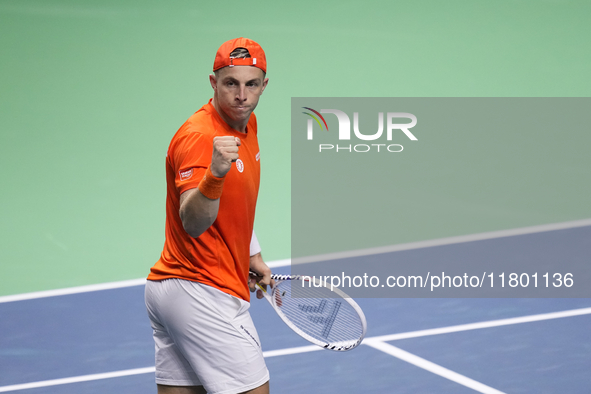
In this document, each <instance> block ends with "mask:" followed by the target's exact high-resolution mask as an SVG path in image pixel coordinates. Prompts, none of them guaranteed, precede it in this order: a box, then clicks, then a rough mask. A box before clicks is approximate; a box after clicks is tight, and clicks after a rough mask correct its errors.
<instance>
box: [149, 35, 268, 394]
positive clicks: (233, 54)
mask: <svg viewBox="0 0 591 394" xmlns="http://www.w3.org/2000/svg"><path fill="white" fill-rule="evenodd" d="M266 71H267V62H266V57H265V53H264V51H263V49H262V48H261V47H260V46H259V44H257V43H256V42H254V41H252V40H249V39H246V38H237V39H234V40H230V41H227V42H225V43H224V44H222V46H221V47H220V49H219V50H218V52H217V54H216V58H215V62H214V74H213V75H210V77H209V78H210V83H211V86H212V88H213V91H214V94H213V99H211V100H210V101H209V103H208V104H206V105H204V106H203V107H202V108H201V109H200V110H199V111H197V112H196V113H195V114H193V115H192V116H191V117H190V118H189V119H188V120H187V121H186V122H185V124H183V126H182V127H181V128H180V129H179V130H178V132H177V133H176V134H175V136H174V137H173V139H172V141H171V143H170V147H169V149H168V153H167V157H166V182H167V197H166V240H165V244H164V250H163V251H162V254H161V257H160V259H159V260H158V262H157V263H156V264H155V265H154V267H152V269H151V272H150V275H149V276H148V282H147V284H146V306H147V308H148V314H149V316H150V321H151V324H152V328H153V331H154V341H155V344H156V383H157V384H158V393H159V394H176V393H179V394H181V393H183V394H189V393H206V392H207V393H210V394H212V393H217V394H231V393H252V394H264V393H269V372H268V370H267V367H266V365H265V361H264V359H263V354H262V349H261V346H260V341H259V338H258V335H257V332H256V329H255V328H254V325H253V323H252V319H251V318H250V315H249V313H248V308H249V306H250V304H249V301H250V294H249V290H250V291H251V292H252V291H254V289H255V279H254V278H249V270H251V271H254V272H256V273H257V274H259V277H258V279H256V280H259V283H260V284H261V285H263V287H266V285H270V284H271V277H270V275H271V270H270V269H269V267H267V265H266V264H265V263H264V262H263V259H262V257H261V254H260V247H259V245H258V242H257V239H256V235H255V234H254V231H253V225H254V214H255V208H256V200H257V196H258V189H259V178H260V152H259V146H258V139H257V123H256V116H255V115H254V113H253V111H254V109H255V107H256V106H257V103H258V101H259V98H260V95H261V94H262V93H263V91H264V90H265V87H266V86H267V83H268V78H266ZM257 297H259V298H261V297H262V294H257Z"/></svg>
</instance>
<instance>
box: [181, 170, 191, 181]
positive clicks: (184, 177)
mask: <svg viewBox="0 0 591 394" xmlns="http://www.w3.org/2000/svg"><path fill="white" fill-rule="evenodd" d="M179 175H180V177H181V181H186V180H187V179H189V178H191V177H192V176H193V169H192V168H189V169H188V170H185V171H179Z"/></svg>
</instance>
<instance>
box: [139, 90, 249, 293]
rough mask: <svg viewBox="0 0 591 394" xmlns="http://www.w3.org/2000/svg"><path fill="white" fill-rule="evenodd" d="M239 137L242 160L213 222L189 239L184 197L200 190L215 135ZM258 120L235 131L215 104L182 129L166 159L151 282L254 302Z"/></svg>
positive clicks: (228, 180)
mask: <svg viewBox="0 0 591 394" xmlns="http://www.w3.org/2000/svg"><path fill="white" fill-rule="evenodd" d="M224 135H230V136H236V137H238V138H240V141H241V143H242V144H241V146H240V147H239V150H238V154H239V159H238V160H237V161H236V162H235V163H234V164H233V165H232V168H231V169H230V171H229V172H228V173H227V174H226V180H225V181H224V188H223V191H222V196H221V197H220V207H219V211H218V215H217V218H216V220H215V222H214V223H213V224H212V225H211V227H209V228H208V229H207V230H206V231H205V232H204V233H203V234H201V235H200V236H199V237H198V238H193V237H191V236H190V235H189V234H187V233H186V232H185V230H184V228H183V224H182V222H181V219H180V216H179V208H180V195H181V194H182V193H183V192H185V191H187V190H189V189H193V188H196V187H197V186H198V185H199V182H200V181H201V179H202V178H203V176H204V174H205V170H206V169H207V167H208V166H209V165H210V164H211V155H212V153H213V137H214V136H224ZM259 157H260V154H259V144H258V140H257V123H256V117H255V115H254V113H253V114H251V116H250V119H249V121H248V125H247V126H246V133H240V132H238V131H236V130H234V129H232V128H231V127H230V126H228V124H227V123H226V122H224V120H223V119H222V118H221V117H220V116H219V114H218V113H217V111H216V110H215V108H214V107H213V105H212V104H211V100H209V103H208V104H206V105H204V106H203V107H201V109H200V110H199V111H197V112H195V113H194V114H193V115H192V116H191V117H190V118H189V119H188V120H187V121H186V122H185V124H183V125H182V126H181V128H180V129H179V130H178V131H177V133H176V134H175V135H174V137H173V138H172V141H171V142H170V146H169V148H168V153H167V155H166V186H167V191H166V239H165V242H164V250H163V251H162V254H161V256H160V260H158V262H156V264H155V265H154V266H153V267H152V269H151V272H150V275H149V276H148V280H163V279H168V278H181V279H187V280H192V281H196V282H200V283H203V284H206V285H209V286H213V287H215V288H217V289H219V290H221V291H223V292H225V293H228V294H231V295H233V296H235V297H239V298H242V299H243V300H246V301H250V291H249V289H248V270H249V266H250V240H251V237H252V229H253V225H254V214H255V208H256V200H257V196H258V191H259V181H260V161H259Z"/></svg>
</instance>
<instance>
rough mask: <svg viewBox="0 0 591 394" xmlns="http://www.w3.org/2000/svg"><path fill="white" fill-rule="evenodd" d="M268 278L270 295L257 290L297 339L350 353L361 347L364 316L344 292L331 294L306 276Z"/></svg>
mask: <svg viewBox="0 0 591 394" xmlns="http://www.w3.org/2000/svg"><path fill="white" fill-rule="evenodd" d="M250 274H251V276H259V275H257V274H256V273H254V272H251V273H250ZM271 278H272V279H274V280H275V286H274V287H273V288H272V289H270V291H269V292H267V291H265V290H264V289H263V288H262V287H261V286H260V285H258V283H257V286H259V288H260V289H261V290H262V292H263V295H264V296H265V298H266V299H267V301H269V303H270V304H271V306H272V307H273V309H275V311H276V312H277V314H278V315H279V317H281V319H282V320H283V321H284V322H285V324H287V325H288V326H289V327H290V328H291V329H292V330H294V331H295V332H296V333H298V334H299V335H300V336H302V337H303V338H305V339H307V340H308V341H310V342H312V343H313V344H315V345H318V346H320V347H323V348H325V349H330V350H335V351H346V350H351V349H353V348H355V347H357V345H359V344H360V343H361V341H362V340H363V338H364V337H365V332H366V331H367V322H366V320H365V315H364V314H363V311H362V310H361V308H360V307H359V305H357V303H356V302H355V301H353V300H352V299H351V298H349V296H348V295H346V294H345V293H344V292H342V291H341V290H339V289H337V288H333V289H332V290H331V289H330V286H327V285H326V283H324V282H321V281H319V280H318V279H315V278H310V277H307V276H300V275H293V276H292V275H271ZM292 286H294V288H293V290H294V294H293V295H294V297H292ZM295 286H297V288H296V287H295ZM295 296H297V298H296V297H295Z"/></svg>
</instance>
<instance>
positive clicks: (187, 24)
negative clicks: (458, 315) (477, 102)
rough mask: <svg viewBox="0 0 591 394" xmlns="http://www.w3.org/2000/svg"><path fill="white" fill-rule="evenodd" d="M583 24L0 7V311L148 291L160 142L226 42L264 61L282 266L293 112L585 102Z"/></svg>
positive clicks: (269, 228) (218, 5) (228, 10)
mask: <svg viewBox="0 0 591 394" xmlns="http://www.w3.org/2000/svg"><path fill="white" fill-rule="evenodd" d="M590 16H591V4H590V3H589V2H587V1H560V0H553V1H551V0H546V1H541V0H537V1H533V0H520V1H517V0H515V1H508V0H501V1H495V2H488V1H468V0H462V1H445V2H444V1H437V0H432V1H410V0H408V1H365V2H350V1H327V2H317V1H314V2H312V1H299V2H289V3H283V2H256V1H250V2H242V1H240V2H207V3H204V2H197V1H167V2H155V1H152V2H146V1H117V2H115V1H111V2H108V1H100V2H99V1H85V2H75V1H27V0H17V1H11V0H8V1H7V0H3V1H0V53H1V56H0V67H1V71H2V72H1V73H0V92H1V95H0V160H1V168H2V170H1V171H0V184H1V185H2V186H1V189H0V190H1V194H0V198H1V205H0V210H1V212H0V214H1V217H2V221H1V224H0V250H1V251H2V254H1V257H0V295H6V294H14V293H22V292H29V291H37V290H46V289H54V288H61V287H69V286H76V285H83V284H91V283H100V282H107V281H115V280H124V279H134V278H140V277H144V276H146V275H147V273H148V271H149V268H150V267H151V265H152V264H153V263H154V262H155V261H156V260H157V259H158V256H159V253H160V251H161V248H162V244H163V234H164V199H165V179H164V156H165V152H166V149H167V146H168V142H169V141H170V138H171V137H172V135H173V134H174V132H175V131H176V130H177V129H178V127H179V126H180V125H181V124H182V123H183V122H184V120H185V119H186V118H187V117H188V116H190V114H192V113H193V112H194V111H195V110H197V109H198V108H199V107H200V106H201V105H203V104H204V103H205V102H206V101H207V100H208V99H209V97H211V87H210V86H209V85H208V78H207V76H208V74H209V73H210V70H211V66H212V64H213V57H214V54H215V51H216V49H217V47H218V46H219V45H220V44H221V43H222V42H223V41H225V40H227V39H230V38H234V37H237V36H244V37H249V38H252V39H254V40H256V41H258V42H259V43H260V44H261V45H262V46H263V48H265V51H266V52H267V59H268V63H269V69H268V77H269V78H270V84H269V86H268V88H267V90H266V91H265V94H264V96H263V97H262V99H261V102H260V103H259V107H258V109H257V116H258V119H259V127H260V142H261V151H262V157H261V160H262V165H263V175H262V176H263V178H262V186H261V192H260V199H259V205H258V210H257V221H256V230H257V234H258V236H259V240H260V241H261V244H262V246H263V250H264V256H265V258H266V259H267V260H269V261H270V260H276V259H282V258H288V257H289V256H290V170H291V169H290V101H291V97H314V96H317V97H331V96H335V97H356V96H362V97H372V96H375V97H464V96H465V97H479V96H484V97H546V96H548V97H555V96H556V97H587V96H589V95H590V93H591V78H589V72H588V71H589V64H591V46H589V37H590V33H591V24H590V23H589V19H590ZM585 138H587V139H586V142H588V137H585ZM587 171H588V170H587ZM584 177H586V178H585V179H589V173H588V172H585V173H584ZM409 187H412V185H409ZM587 190H588V189H587ZM577 201H581V206H580V207H573V209H572V211H573V212H574V214H573V216H575V217H572V218H571V219H576V218H579V219H581V218H585V217H588V216H589V215H588V212H589V211H588V208H587V207H586V206H585V204H584V203H583V201H584V199H578V200H577ZM514 224H515V223H511V226H512V227H513V225H514ZM529 224H530V223H523V225H529ZM417 228H418V227H417ZM472 229H473V228H468V227H466V228H463V229H455V230H454V231H457V232H458V233H465V232H466V231H469V230H472ZM414 230H417V229H411V231H410V233H413V234H417V237H416V238H417V240H418V239H421V234H420V231H414ZM449 235H459V234H449Z"/></svg>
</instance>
